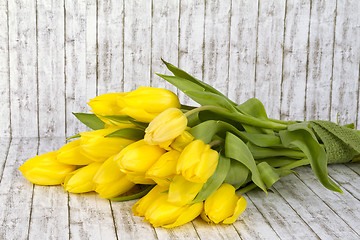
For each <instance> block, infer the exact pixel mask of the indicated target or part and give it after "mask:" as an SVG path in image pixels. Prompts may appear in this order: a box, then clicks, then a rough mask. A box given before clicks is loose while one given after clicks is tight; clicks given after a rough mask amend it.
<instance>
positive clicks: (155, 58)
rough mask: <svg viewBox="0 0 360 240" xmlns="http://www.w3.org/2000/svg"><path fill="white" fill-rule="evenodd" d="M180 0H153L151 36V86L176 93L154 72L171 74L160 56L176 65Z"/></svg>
mask: <svg viewBox="0 0 360 240" xmlns="http://www.w3.org/2000/svg"><path fill="white" fill-rule="evenodd" d="M179 3H180V0H175V1H174V0H164V1H153V15H152V30H151V32H152V34H151V35H152V37H151V43H152V46H151V51H152V54H151V76H150V78H151V86H153V87H160V88H166V89H169V90H171V91H173V92H175V93H176V88H175V87H174V86H172V85H171V84H169V83H167V82H166V81H165V80H163V79H162V78H160V77H158V76H156V75H155V73H162V74H164V73H166V74H169V75H172V73H171V72H170V71H169V70H167V68H166V66H165V64H163V63H162V61H161V57H162V58H163V59H164V60H165V61H167V62H170V63H172V64H174V65H175V66H177V65H178V40H179Z"/></svg>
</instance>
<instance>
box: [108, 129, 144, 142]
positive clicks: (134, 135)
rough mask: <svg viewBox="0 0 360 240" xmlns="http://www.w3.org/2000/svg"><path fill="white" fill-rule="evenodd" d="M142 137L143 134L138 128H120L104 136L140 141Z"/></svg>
mask: <svg viewBox="0 0 360 240" xmlns="http://www.w3.org/2000/svg"><path fill="white" fill-rule="evenodd" d="M144 135H145V132H144V131H143V130H141V129H138V128H122V129H119V130H116V131H115V132H112V133H110V134H108V135H106V136H105V137H122V138H128V139H134V140H140V139H143V138H144Z"/></svg>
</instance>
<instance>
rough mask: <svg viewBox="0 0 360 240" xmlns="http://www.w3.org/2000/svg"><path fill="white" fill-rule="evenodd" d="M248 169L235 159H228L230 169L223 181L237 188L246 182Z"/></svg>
mask: <svg viewBox="0 0 360 240" xmlns="http://www.w3.org/2000/svg"><path fill="white" fill-rule="evenodd" d="M249 173H250V172H249V169H248V168H247V167H245V166H244V164H242V163H240V162H239V161H237V160H234V159H231V160H230V169H229V172H228V173H227V175H226V178H225V180H224V182H226V183H229V184H231V185H233V186H234V188H235V189H238V188H239V187H241V186H242V185H243V184H245V183H246V180H247V179H248V176H249Z"/></svg>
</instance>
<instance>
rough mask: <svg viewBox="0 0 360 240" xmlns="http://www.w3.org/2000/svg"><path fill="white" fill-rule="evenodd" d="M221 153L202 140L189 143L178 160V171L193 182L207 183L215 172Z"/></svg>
mask: <svg viewBox="0 0 360 240" xmlns="http://www.w3.org/2000/svg"><path fill="white" fill-rule="evenodd" d="M218 159H219V154H218V152H217V151H215V150H213V149H211V148H210V145H208V144H205V143H204V142H203V141H202V140H195V141H193V142H191V143H190V144H188V145H187V146H186V147H185V148H184V150H183V151H182V152H181V155H180V157H179V160H178V164H177V167H176V170H177V173H178V174H180V173H181V174H182V175H183V176H184V178H185V179H186V180H188V181H191V182H197V183H205V182H206V181H207V180H208V178H209V177H210V176H211V175H212V174H213V173H214V172H215V169H216V167H217V164H218Z"/></svg>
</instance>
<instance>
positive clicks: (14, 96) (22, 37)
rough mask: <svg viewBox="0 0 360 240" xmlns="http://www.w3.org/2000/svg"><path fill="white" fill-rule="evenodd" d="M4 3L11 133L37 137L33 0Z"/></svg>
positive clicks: (35, 49) (34, 4)
mask: <svg viewBox="0 0 360 240" xmlns="http://www.w3.org/2000/svg"><path fill="white" fill-rule="evenodd" d="M8 4H9V6H8V8H9V51H10V66H9V69H10V101H11V106H10V107H11V110H10V111H11V125H12V126H11V128H12V136H13V137H38V104H37V100H38V98H37V94H38V91H37V88H38V84H37V47H36V41H37V38H36V1H22V0H20V1H9V2H8ZM24 121H26V125H27V126H29V127H25V126H24Z"/></svg>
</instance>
